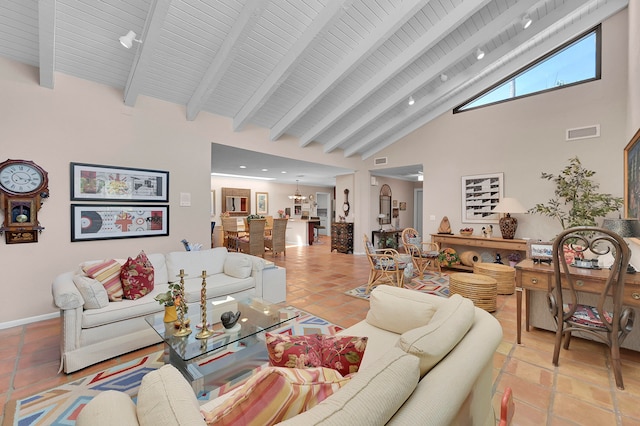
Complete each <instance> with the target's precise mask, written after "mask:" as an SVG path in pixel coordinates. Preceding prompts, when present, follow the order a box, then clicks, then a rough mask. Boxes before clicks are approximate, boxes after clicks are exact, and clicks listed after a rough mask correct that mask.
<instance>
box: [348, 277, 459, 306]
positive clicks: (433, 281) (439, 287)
mask: <svg viewBox="0 0 640 426" xmlns="http://www.w3.org/2000/svg"><path fill="white" fill-rule="evenodd" d="M404 287H405V288H408V289H411V290H415V291H420V292H422V293H428V294H435V295H436V296H440V297H449V276H448V275H447V274H444V273H443V274H442V275H441V276H440V275H438V274H432V273H430V272H425V273H424V279H420V278H418V277H413V279H412V280H411V282H410V283H405V285H404ZM366 291H367V285H366V284H363V285H361V286H358V287H356V288H354V289H352V290H348V291H346V292H345V294H347V295H349V296H353V297H357V298H359V299H365V300H369V294H367V293H366Z"/></svg>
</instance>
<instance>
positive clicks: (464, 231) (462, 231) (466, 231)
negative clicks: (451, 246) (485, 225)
mask: <svg viewBox="0 0 640 426" xmlns="http://www.w3.org/2000/svg"><path fill="white" fill-rule="evenodd" d="M460 235H463V236H465V237H469V236H471V235H473V228H462V229H460Z"/></svg>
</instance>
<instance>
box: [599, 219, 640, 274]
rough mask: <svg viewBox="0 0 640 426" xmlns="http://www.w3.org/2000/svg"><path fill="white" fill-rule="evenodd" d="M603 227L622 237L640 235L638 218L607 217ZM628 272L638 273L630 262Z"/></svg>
mask: <svg viewBox="0 0 640 426" xmlns="http://www.w3.org/2000/svg"><path fill="white" fill-rule="evenodd" d="M602 227H603V228H604V229H608V230H609V231H612V232H615V233H616V234H618V235H620V236H621V237H622V238H635V237H640V221H639V220H638V219H622V218H618V219H605V220H603V221H602ZM627 245H629V244H628V243H627ZM627 273H629V274H635V273H636V268H634V267H633V265H631V264H630V263H629V265H628V266H627Z"/></svg>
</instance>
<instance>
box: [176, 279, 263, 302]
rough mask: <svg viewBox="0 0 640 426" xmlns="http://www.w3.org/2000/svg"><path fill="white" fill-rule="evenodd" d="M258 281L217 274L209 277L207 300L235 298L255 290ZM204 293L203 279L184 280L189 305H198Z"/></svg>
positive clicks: (185, 294)
mask: <svg viewBox="0 0 640 426" xmlns="http://www.w3.org/2000/svg"><path fill="white" fill-rule="evenodd" d="M255 287H256V280H255V278H253V277H249V278H244V279H240V278H234V277H231V276H229V275H225V274H215V275H212V276H210V277H207V299H212V298H216V297H223V296H233V294H234V293H240V292H242V291H246V290H253V289H255ZM201 291H202V278H200V277H197V278H188V279H185V280H184V296H185V298H186V299H187V303H198V302H199V301H200V292H201Z"/></svg>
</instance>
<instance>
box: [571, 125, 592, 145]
mask: <svg viewBox="0 0 640 426" xmlns="http://www.w3.org/2000/svg"><path fill="white" fill-rule="evenodd" d="M598 137H600V125H599V124H594V125H593V126H587V127H576V128H575V129H567V140H568V141H575V140H577V139H588V138H598Z"/></svg>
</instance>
